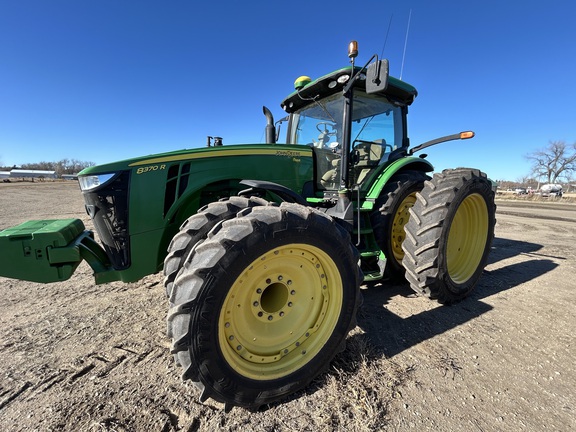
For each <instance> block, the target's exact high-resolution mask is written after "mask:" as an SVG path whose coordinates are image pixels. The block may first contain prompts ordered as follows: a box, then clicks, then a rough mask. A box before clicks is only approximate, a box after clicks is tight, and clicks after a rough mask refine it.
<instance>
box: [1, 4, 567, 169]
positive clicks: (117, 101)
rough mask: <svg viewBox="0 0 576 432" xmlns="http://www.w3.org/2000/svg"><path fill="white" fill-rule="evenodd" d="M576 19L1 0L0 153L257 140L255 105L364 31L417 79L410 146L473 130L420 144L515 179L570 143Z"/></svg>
mask: <svg viewBox="0 0 576 432" xmlns="http://www.w3.org/2000/svg"><path fill="white" fill-rule="evenodd" d="M350 5H352V6H353V8H352V7H351V6H350ZM410 11H411V18H410V29H409V32H408V38H407V45H406V56H405V61H404V64H403V67H402V59H403V50H404V42H405V38H406V30H407V25H408V18H409V15H410ZM390 22H391V25H390V31H389V34H388V38H387V40H386V34H387V32H388V26H389V23H390ZM575 22H576V3H574V2H572V1H570V0H563V1H560V0H549V1H547V2H537V1H524V2H507V1H502V0H500V1H493V0H485V1H482V2H462V1H442V0H439V1H435V2H430V1H394V2H392V1H372V0H363V1H362V2H352V3H351V2H344V1H340V0H337V1H318V2H315V1H307V2H273V1H243V2H235V1H228V0H221V1H217V2H216V1H213V2H193V1H192V0H187V1H185V0H171V1H163V2H161V1H151V0H138V1H136V0H98V1H96V0H13V1H9V0H0V165H6V166H12V165H19V164H22V163H29V162H39V161H57V160H61V159H64V158H69V159H78V160H84V161H93V162H95V163H97V164H99V163H106V162H112V161H115V160H119V159H126V158H129V157H133V156H139V155H147V154H153V153H158V152H164V151H171V150H178V149H182V148H194V147H202V146H204V145H205V144H206V135H213V136H214V135H217V136H222V137H223V138H224V143H225V144H232V143H252V142H262V141H263V139H264V127H265V118H264V116H263V114H262V106H263V105H266V106H267V107H269V108H270V109H271V110H272V113H273V114H274V116H275V118H276V119H278V118H280V117H281V116H282V115H283V111H282V110H281V108H280V102H281V101H282V99H283V98H284V97H285V96H287V95H288V94H289V93H290V92H292V90H293V82H294V80H295V79H296V78H297V77H298V76H300V75H308V76H311V77H312V78H317V77H319V76H321V75H324V74H325V73H328V72H330V71H332V70H334V69H338V68H340V67H343V66H346V65H348V64H349V63H348V58H347V47H348V43H349V42H350V40H357V41H358V43H359V50H360V55H359V57H358V60H357V63H358V64H363V63H364V62H366V61H367V60H368V59H369V58H370V56H371V55H372V54H374V53H377V54H379V55H380V54H381V53H382V50H383V49H384V57H386V58H388V59H389V60H390V72H391V75H393V76H396V77H398V76H399V75H400V73H401V72H402V78H403V79H404V80H405V81H407V82H409V83H410V84H412V85H414V86H415V87H416V88H417V89H418V91H419V96H418V97H417V98H416V101H415V102H414V104H413V105H412V107H411V109H410V114H409V135H410V138H411V141H412V145H417V144H419V143H421V142H423V141H427V140H429V139H433V138H436V137H438V136H443V135H448V134H451V133H455V132H460V131H463V130H469V129H471V130H474V131H475V132H476V138H474V139H472V140H467V141H455V142H449V143H445V144H441V145H439V146H436V147H433V148H431V149H429V151H427V153H428V154H429V160H430V161H431V162H432V163H433V164H434V166H435V167H436V169H437V170H441V169H443V168H450V167H456V166H472V167H477V168H481V169H482V170H484V171H485V172H487V173H488V175H489V176H490V177H491V178H493V179H506V180H517V179H519V178H520V177H523V176H525V175H527V174H528V173H529V164H528V162H527V161H526V159H525V158H524V155H526V154H527V153H529V152H531V151H534V150H536V149H540V148H543V147H545V146H546V145H547V144H548V142H549V141H558V140H563V141H566V142H567V143H573V142H574V141H576V118H575V117H576V115H575V114H576V109H575V108H574V101H575V100H576V85H575V84H574V75H575V70H576V67H575V66H576V25H574V23H575ZM385 40H386V44H385Z"/></svg>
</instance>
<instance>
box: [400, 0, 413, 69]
mask: <svg viewBox="0 0 576 432" xmlns="http://www.w3.org/2000/svg"><path fill="white" fill-rule="evenodd" d="M410 18H412V9H410V14H409V15H408V27H406V39H405V40H404V52H403V53H402V67H401V68H400V80H402V73H403V72H404V58H405V57H406V45H408V32H409V31H410Z"/></svg>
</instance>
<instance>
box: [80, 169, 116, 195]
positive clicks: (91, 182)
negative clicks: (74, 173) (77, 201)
mask: <svg viewBox="0 0 576 432" xmlns="http://www.w3.org/2000/svg"><path fill="white" fill-rule="evenodd" d="M114 175H115V173H111V174H98V175H87V176H79V177H78V183H80V189H82V192H86V191H90V190H92V189H95V188H97V187H99V186H102V185H103V184H105V183H107V182H109V181H110V180H111V179H112V177H114Z"/></svg>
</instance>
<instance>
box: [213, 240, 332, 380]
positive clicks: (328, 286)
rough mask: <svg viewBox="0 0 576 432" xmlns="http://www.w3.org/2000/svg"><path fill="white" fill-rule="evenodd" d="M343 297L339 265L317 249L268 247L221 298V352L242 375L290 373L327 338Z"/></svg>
mask: <svg viewBox="0 0 576 432" xmlns="http://www.w3.org/2000/svg"><path fill="white" fill-rule="evenodd" d="M342 301H343V299H342V281H341V278H340V274H339V271H338V268H337V266H336V264H335V263H334V261H333V260H332V259H331V258H330V256H328V255H327V254H326V253H324V252H323V251H322V250H320V249H318V248H316V247H314V246H311V245H307V244H291V245H287V246H282V247H279V248H275V249H272V250H270V251H269V252H267V253H265V254H263V255H262V256H260V257H259V258H258V259H256V260H255V261H254V262H252V263H251V264H250V265H249V266H247V267H246V270H245V271H244V272H243V273H242V274H241V275H240V276H239V277H238V278H237V279H236V281H235V282H234V284H233V285H232V287H231V288H230V291H229V292H228V295H227V296H226V298H225V300H224V304H223V306H222V309H221V311H220V317H219V319H218V339H219V343H220V347H221V349H222V354H223V356H224V358H225V360H226V362H227V363H228V364H229V365H230V366H231V367H232V368H233V369H234V370H235V371H236V372H237V373H239V374H241V375H243V376H245V377H247V378H251V379H256V380H269V379H274V378H279V377H283V376H286V375H289V374H290V373H292V372H295V371H297V370H299V369H301V368H302V367H304V366H305V365H306V364H307V363H308V362H309V361H310V360H311V359H312V358H313V357H314V356H315V355H316V354H317V353H318V352H319V351H320V350H321V349H322V347H323V346H324V345H325V344H326V342H327V341H328V340H329V339H330V336H331V335H332V334H333V332H334V329H335V327H336V323H337V322H338V318H339V316H340V312H341V309H342Z"/></svg>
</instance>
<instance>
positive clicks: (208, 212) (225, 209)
mask: <svg viewBox="0 0 576 432" xmlns="http://www.w3.org/2000/svg"><path fill="white" fill-rule="evenodd" d="M267 204H268V202H267V201H266V200H263V199H262V198H258V197H250V198H245V197H240V196H232V197H229V198H223V199H221V200H219V201H215V202H212V203H210V204H207V205H205V206H204V207H202V208H201V209H199V210H198V212H197V213H196V214H194V215H192V216H190V217H189V218H188V219H186V220H185V221H184V223H183V224H182V225H181V226H180V231H179V232H178V233H177V234H176V235H175V236H174V238H173V239H172V241H171V242H170V245H169V246H168V254H167V255H166V258H165V259H164V288H165V290H166V295H167V297H168V298H170V297H171V295H172V286H173V285H174V280H175V279H176V275H177V274H178V272H179V271H180V269H181V268H182V266H183V265H184V262H185V261H186V258H187V257H188V255H189V254H190V252H191V251H192V249H193V248H194V246H196V244H198V242H201V241H203V240H204V239H205V238H206V236H207V235H208V233H209V232H210V230H212V228H214V227H215V226H216V225H217V224H218V223H220V222H221V221H224V220H228V219H232V218H233V217H235V216H236V215H237V214H238V212H239V211H240V210H243V209H245V208H248V207H254V206H257V205H267Z"/></svg>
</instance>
